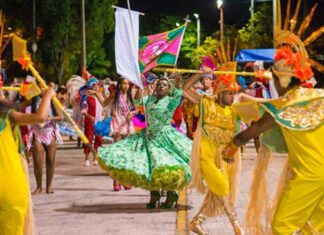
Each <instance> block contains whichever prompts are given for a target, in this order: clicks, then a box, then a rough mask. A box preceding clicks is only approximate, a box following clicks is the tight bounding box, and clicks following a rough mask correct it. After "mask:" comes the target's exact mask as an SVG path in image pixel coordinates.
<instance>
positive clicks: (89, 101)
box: [81, 77, 103, 166]
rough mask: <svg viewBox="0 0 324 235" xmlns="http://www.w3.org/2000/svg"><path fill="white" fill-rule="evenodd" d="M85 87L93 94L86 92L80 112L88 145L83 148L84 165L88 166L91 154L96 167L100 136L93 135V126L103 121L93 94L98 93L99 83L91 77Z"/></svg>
mask: <svg viewBox="0 0 324 235" xmlns="http://www.w3.org/2000/svg"><path fill="white" fill-rule="evenodd" d="M86 87H87V89H88V91H93V93H91V92H88V91H87V93H86V98H85V99H84V101H83V104H82V111H81V112H82V114H83V115H84V134H85V136H86V137H87V138H88V140H89V144H88V145H84V146H83V152H84V156H85V162H84V165H85V166H90V160H89V155H90V152H92V154H93V165H95V166H96V165H98V162H97V151H98V147H100V146H101V145H102V136H100V135H97V134H96V133H95V130H94V125H95V124H96V123H97V122H98V121H101V120H102V119H103V107H102V105H101V103H100V101H99V100H98V98H97V96H95V95H93V94H96V93H99V89H100V83H99V81H98V80H97V79H96V78H94V77H92V78H90V79H89V80H88V81H87V83H86ZM93 139H94V143H93Z"/></svg>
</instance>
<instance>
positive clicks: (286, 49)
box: [272, 31, 313, 88]
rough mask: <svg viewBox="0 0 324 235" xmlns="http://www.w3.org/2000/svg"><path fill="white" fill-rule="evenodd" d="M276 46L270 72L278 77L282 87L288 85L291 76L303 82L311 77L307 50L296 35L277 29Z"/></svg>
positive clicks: (311, 72)
mask: <svg viewBox="0 0 324 235" xmlns="http://www.w3.org/2000/svg"><path fill="white" fill-rule="evenodd" d="M276 47H277V48H278V49H277V51H276V54H275V57H274V64H273V66H272V72H273V74H274V75H275V76H276V77H278V79H279V82H280V85H281V86H282V87H284V88H286V87H288V85H289V84H290V82H291V79H292V78H296V79H299V80H300V81H301V83H305V82H307V81H308V80H309V79H310V78H312V77H313V71H312V69H311V66H310V64H309V63H308V61H307V60H308V54H307V51H306V49H305V47H304V46H303V42H302V41H301V40H300V39H299V38H298V37H297V35H295V34H293V33H291V32H289V31H279V32H278V34H277V38H276Z"/></svg>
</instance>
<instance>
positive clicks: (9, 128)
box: [0, 85, 55, 235]
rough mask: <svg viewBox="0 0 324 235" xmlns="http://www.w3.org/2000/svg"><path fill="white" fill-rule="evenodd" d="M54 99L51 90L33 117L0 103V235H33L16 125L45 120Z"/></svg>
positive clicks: (27, 189) (21, 148) (25, 176)
mask: <svg viewBox="0 0 324 235" xmlns="http://www.w3.org/2000/svg"><path fill="white" fill-rule="evenodd" d="M54 95H55V92H54V90H53V86H52V85H50V86H49V89H48V90H47V91H46V92H45V94H44V96H43V99H42V101H41V103H40V105H39V108H38V110H37V111H36V112H35V113H31V114H26V113H20V112H17V111H15V110H14V109H13V108H14V107H13V106H12V105H11V104H10V103H9V102H7V101H4V100H0V115H1V120H0V201H1V206H0V234H2V235H12V234H30V235H31V234H33V231H32V228H31V227H30V224H29V226H28V225H27V223H28V222H29V223H30V222H31V218H30V213H31V212H32V211H28V210H32V208H31V206H30V204H31V201H30V197H29V185H28V176H27V172H28V171H27V170H26V171H24V167H23V165H24V164H23V162H24V161H25V160H24V159H23V158H22V157H21V156H20V155H23V153H24V147H23V146H22V143H21V139H20V137H19V136H20V133H19V128H18V126H19V125H29V124H35V123H41V122H44V121H46V120H47V118H48V112H49V110H50V103H51V102H50V101H51V98H52V97H53V96H54Z"/></svg>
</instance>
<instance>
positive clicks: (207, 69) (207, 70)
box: [202, 66, 213, 74]
mask: <svg viewBox="0 0 324 235" xmlns="http://www.w3.org/2000/svg"><path fill="white" fill-rule="evenodd" d="M202 72H203V74H213V70H212V69H211V68H209V67H205V66H204V67H203V68H202Z"/></svg>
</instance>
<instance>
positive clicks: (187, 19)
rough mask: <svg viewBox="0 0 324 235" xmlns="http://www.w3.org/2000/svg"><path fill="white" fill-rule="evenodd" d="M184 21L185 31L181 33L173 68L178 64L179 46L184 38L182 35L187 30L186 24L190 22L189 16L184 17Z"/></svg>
mask: <svg viewBox="0 0 324 235" xmlns="http://www.w3.org/2000/svg"><path fill="white" fill-rule="evenodd" d="M184 20H185V29H184V31H183V33H182V36H181V40H180V43H179V44H180V47H179V50H178V53H177V56H176V59H175V63H174V66H175V67H176V66H177V63H178V58H179V54H180V50H181V44H182V40H183V37H184V34H185V31H186V29H187V24H188V23H190V22H191V20H189V15H187V16H186V18H184Z"/></svg>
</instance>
